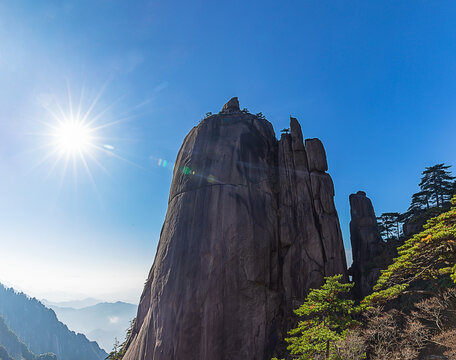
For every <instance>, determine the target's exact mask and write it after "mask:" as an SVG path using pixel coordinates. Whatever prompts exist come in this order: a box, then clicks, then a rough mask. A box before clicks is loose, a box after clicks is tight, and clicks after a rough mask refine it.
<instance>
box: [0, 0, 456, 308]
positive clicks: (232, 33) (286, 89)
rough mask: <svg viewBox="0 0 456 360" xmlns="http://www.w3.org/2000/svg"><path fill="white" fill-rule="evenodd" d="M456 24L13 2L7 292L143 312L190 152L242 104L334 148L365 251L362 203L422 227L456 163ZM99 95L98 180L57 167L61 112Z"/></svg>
mask: <svg viewBox="0 0 456 360" xmlns="http://www.w3.org/2000/svg"><path fill="white" fill-rule="evenodd" d="M455 15H456V3H455V2H453V1H438V2H435V1H434V2H431V1H419V0H413V1H412V0H411V1H351V2H347V1H320V0H318V1H316V0H315V1H266V0H262V1H245V0H244V1H237V0H234V1H226V2H220V1H203V0H195V1H162V0H159V1H134V2H132V1H129V2H127V1H114V0H110V1H108V0H90V1H88V0H87V1H85V0H79V1H50V0H43V1H39V2H38V1H21V0H17V1H9V2H0V44H1V47H0V174H1V177H0V198H1V199H2V201H1V202H0V242H1V248H2V251H1V255H0V256H1V261H0V281H3V282H4V283H7V284H9V285H12V286H15V287H16V288H19V289H22V290H24V291H26V292H28V293H30V294H31V295H34V296H37V297H48V298H50V299H51V300H63V299H68V298H82V297H86V296H94V297H98V298H101V299H104V300H127V301H132V302H134V301H137V299H138V298H139V294H140V292H141V290H142V285H143V283H144V281H145V279H146V276H147V272H148V270H149V268H150V266H151V264H152V262H153V258H154V254H155V249H156V245H157V240H158V236H159V233H160V229H161V225H162V222H163V219H164V216H165V212H166V207H167V198H168V191H169V186H170V182H171V178H172V172H171V170H172V163H173V162H174V159H175V157H176V154H177V151H178V149H179V147H180V145H181V142H182V140H183V138H184V136H185V135H186V133H187V132H188V131H189V130H190V129H191V128H192V127H193V126H194V125H196V124H197V123H198V121H199V120H200V119H201V118H202V117H203V116H204V114H205V113H206V112H208V111H212V112H217V111H218V110H219V109H220V108H221V106H222V105H223V104H224V103H225V102H226V101H227V100H228V99H229V98H231V97H232V96H238V97H239V99H240V102H241V107H247V108H248V109H249V110H250V111H251V112H254V113H256V112H260V111H261V112H263V114H265V116H266V117H267V118H268V120H269V121H271V122H272V124H273V125H274V128H275V129H276V132H277V133H278V132H279V130H280V129H282V128H284V127H287V126H288V118H289V116H290V115H293V116H295V117H297V118H298V119H299V120H300V122H301V125H302V128H303V132H304V137H307V138H311V137H318V138H320V139H322V141H323V143H324V145H325V147H326V151H327V156H328V162H329V172H330V174H331V175H332V177H333V180H334V183H335V188H336V205H337V209H338V211H339V215H340V220H341V226H342V229H343V232H344V237H345V242H346V244H347V245H348V244H349V233H348V223H349V220H350V219H349V205H348V196H349V194H350V193H352V192H356V191H358V190H361V189H362V190H365V191H366V192H367V193H368V195H369V196H370V197H371V198H372V200H373V203H374V206H375V208H376V211H377V213H381V212H385V211H404V210H406V208H407V207H408V205H409V201H410V196H411V194H412V193H413V192H415V191H416V190H417V184H418V181H419V176H420V172H421V171H422V170H423V168H424V167H425V166H429V165H432V164H434V163H437V162H446V163H448V164H454V159H455V145H454V133H455V131H456V121H455V115H456V102H455V101H454V97H455V94H456V61H455V60H456V59H455V55H456V28H455V26H454V17H455ZM82 91H84V95H83V97H82V101H81V108H82V109H83V111H86V110H87V109H89V107H90V104H91V103H92V101H93V100H94V99H96V98H97V96H98V95H99V94H100V93H101V96H99V99H98V101H97V103H96V104H95V106H94V107H93V112H92V113H91V116H95V115H96V114H99V113H100V112H103V113H102V115H101V116H100V117H99V118H98V119H97V121H96V124H97V125H106V124H111V126H109V127H105V128H102V129H100V130H99V132H98V133H97V135H99V136H100V137H102V138H103V139H100V140H99V145H100V146H105V147H104V149H105V151H98V152H97V153H96V154H95V156H96V160H97V162H98V163H100V164H101V165H102V166H103V168H104V169H101V167H99V166H97V164H96V163H95V162H93V161H89V168H90V171H91V174H92V178H93V181H92V180H91V177H90V176H89V175H88V174H87V172H86V170H85V168H84V166H83V164H82V163H81V162H80V161H76V162H75V163H74V167H73V163H70V166H69V167H68V168H67V169H66V172H65V171H64V162H63V161H61V162H58V163H57V164H56V165H55V167H54V165H53V164H54V163H55V159H53V158H52V157H50V158H48V159H47V160H46V161H44V162H43V161H42V160H43V159H44V158H45V157H46V156H47V155H48V154H49V151H50V150H49V148H43V147H42V146H43V145H46V142H49V138H48V137H46V136H44V135H43V133H44V132H46V126H45V125H44V124H43V123H52V121H54V119H52V116H50V113H49V109H53V111H54V110H55V111H57V109H58V106H61V107H62V109H63V113H69V111H70V109H69V101H68V92H69V93H70V95H71V98H72V102H73V105H74V106H75V107H76V106H77V105H78V104H79V101H80V94H81V92H82ZM57 112H58V111H57ZM106 145H108V147H106ZM159 159H164V160H167V162H168V165H167V167H163V166H159V165H158V160H159ZM62 174H64V175H62ZM348 247H349V246H348Z"/></svg>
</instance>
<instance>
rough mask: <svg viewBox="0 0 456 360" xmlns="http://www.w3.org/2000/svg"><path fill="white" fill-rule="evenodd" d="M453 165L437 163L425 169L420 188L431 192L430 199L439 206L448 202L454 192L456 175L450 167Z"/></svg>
mask: <svg viewBox="0 0 456 360" xmlns="http://www.w3.org/2000/svg"><path fill="white" fill-rule="evenodd" d="M450 167H451V165H445V164H443V163H442V164H436V165H434V166H430V167H427V168H426V169H425V170H424V171H423V177H422V178H421V182H420V188H421V190H422V191H423V192H426V193H428V194H429V200H430V202H431V203H432V204H435V205H436V206H437V207H441V206H443V205H444V204H445V203H447V202H448V201H449V200H450V199H451V196H452V194H453V186H454V185H453V181H454V179H456V177H454V176H452V175H451V172H450V171H448V169H449V168H450Z"/></svg>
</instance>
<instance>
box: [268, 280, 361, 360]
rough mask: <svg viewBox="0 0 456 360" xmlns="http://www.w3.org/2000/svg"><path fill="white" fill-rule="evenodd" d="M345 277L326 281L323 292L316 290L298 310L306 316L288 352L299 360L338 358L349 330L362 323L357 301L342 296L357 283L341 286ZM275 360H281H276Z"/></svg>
mask: <svg viewBox="0 0 456 360" xmlns="http://www.w3.org/2000/svg"><path fill="white" fill-rule="evenodd" d="M341 278H342V275H335V276H331V277H327V278H325V280H326V282H325V284H324V285H323V286H322V287H321V288H320V289H312V290H311V291H310V293H309V295H307V297H306V300H305V302H304V304H302V305H301V306H300V307H299V309H297V310H295V314H296V315H298V316H300V317H302V318H303V319H302V320H300V321H299V323H298V327H297V328H295V329H293V330H290V331H289V332H288V334H289V335H290V337H289V338H286V339H285V341H286V342H288V343H289V345H288V347H287V349H288V350H289V351H290V354H291V355H292V356H293V357H294V358H296V359H299V360H310V359H314V358H315V357H317V356H318V357H319V358H324V359H338V358H339V356H338V353H339V349H338V347H337V342H339V341H340V340H342V339H343V338H344V337H345V334H346V331H347V329H348V328H350V327H352V326H355V325H357V324H358V322H357V321H355V320H353V318H352V314H354V313H355V312H357V311H358V309H357V308H356V307H355V306H354V301H353V300H346V299H342V298H341V297H340V295H341V294H344V293H348V292H349V291H350V289H351V288H352V287H353V285H354V284H341V283H340V279H341ZM272 360H277V359H276V358H274V359H272Z"/></svg>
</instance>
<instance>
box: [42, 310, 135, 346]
mask: <svg viewBox="0 0 456 360" xmlns="http://www.w3.org/2000/svg"><path fill="white" fill-rule="evenodd" d="M49 307H50V308H51V309H52V310H54V312H55V313H56V315H57V318H58V319H59V320H60V321H61V322H63V323H64V324H66V325H67V326H68V327H69V328H70V329H71V330H73V331H76V332H80V333H82V334H85V335H86V336H87V337H88V338H89V339H91V340H95V341H96V342H97V343H98V344H99V345H100V346H101V347H102V348H103V349H104V350H107V351H110V350H111V349H112V348H113V345H114V341H115V339H116V338H117V339H118V340H122V339H123V338H124V336H125V331H126V329H127V328H128V327H129V326H130V322H131V321H132V320H133V318H134V317H135V315H136V310H137V308H138V307H137V305H134V304H129V303H125V302H122V301H117V302H115V303H108V302H101V303H98V304H96V305H92V306H87V307H84V308H79V309H75V308H73V307H60V306H54V305H50V306H49Z"/></svg>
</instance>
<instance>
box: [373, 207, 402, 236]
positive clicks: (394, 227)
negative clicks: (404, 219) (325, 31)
mask: <svg viewBox="0 0 456 360" xmlns="http://www.w3.org/2000/svg"><path fill="white" fill-rule="evenodd" d="M400 221H401V214H399V213H397V212H388V213H383V214H382V215H380V216H379V217H377V223H378V227H379V230H380V234H381V235H382V237H383V238H385V239H391V238H393V237H395V238H397V239H399V236H400V235H401V234H400V227H399V223H400Z"/></svg>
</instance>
